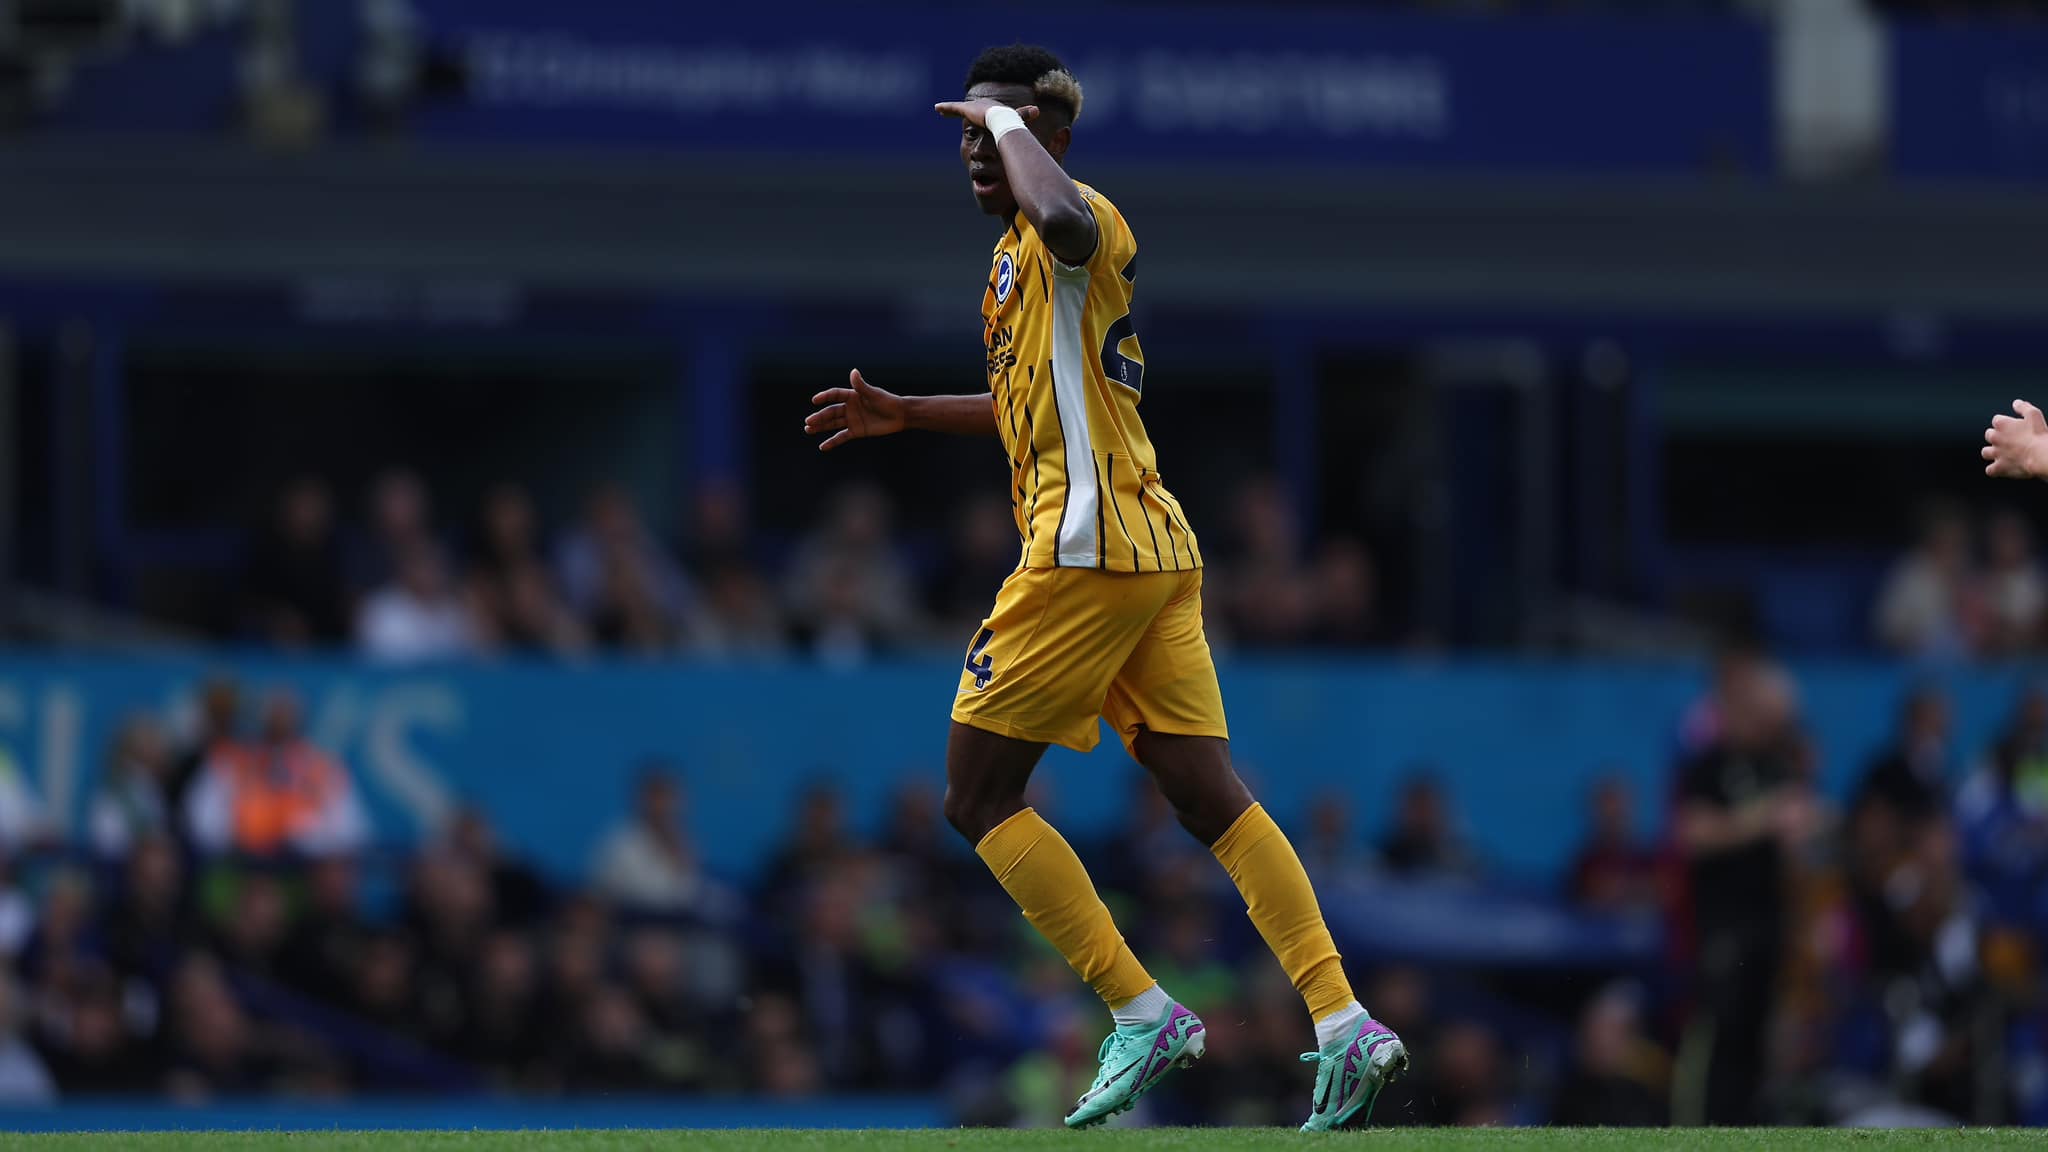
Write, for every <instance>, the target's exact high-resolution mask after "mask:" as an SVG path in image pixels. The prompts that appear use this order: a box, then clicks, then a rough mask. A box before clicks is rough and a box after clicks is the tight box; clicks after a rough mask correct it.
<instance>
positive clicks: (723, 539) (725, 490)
mask: <svg viewBox="0 0 2048 1152" xmlns="http://www.w3.org/2000/svg"><path fill="white" fill-rule="evenodd" d="M691 511H692V513H693V515H692V518H691V523H690V527H689V531H688V532H687V533H685V539H687V540H688V541H689V547H688V548H686V549H685V550H684V553H683V555H684V559H685V560H687V561H688V562H689V566H690V568H691V570H692V571H696V572H716V571H719V570H721V569H728V568H737V569H740V570H743V571H754V570H755V563H756V557H755V555H754V547H753V526H752V518H751V516H750V515H749V513H748V509H747V493H746V489H744V488H742V487H740V485H739V484H738V483H736V482H734V481H733V480H730V479H726V478H714V479H710V480H706V481H705V482H703V483H701V484H698V485H697V486H696V488H695V494H694V498H693V499H692V501H691Z"/></svg>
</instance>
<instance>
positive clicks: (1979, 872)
mask: <svg viewBox="0 0 2048 1152" xmlns="http://www.w3.org/2000/svg"><path fill="white" fill-rule="evenodd" d="M1956 815H1957V818H1958V821H1959V827H1960V830H1961V834H1962V838H1963V841H1962V849H1963V856H1964V859H1965V861H1966V863H1967V866H1968V869H1969V873H1970V875H1971V877H1972V878H1973V879H1974V880H1975V881H1976V882H1977V884H1978V886H1979V887H1980V888H1981V889H1982V891H1983V894H1984V897H1985V900H1986V901H1987V903H1988V905H1989V910H1990V912H1991V914H1992V916H1993V917H1994V918H1995V919H1996V920H1997V921H1998V922H2000V923H2003V924H2007V925H2013V926H2021V927H2025V928H2028V929H2030V930H2031V931H2033V932H2035V933H2036V934H2037V937H2038V938H2040V939H2048V907H2044V901H2043V899H2042V896H2041V893H2042V892H2043V891H2044V884H2048V689H2043V688H2040V687H2036V688H2033V689H2030V690H2029V691H2028V692H2027V693H2026V695H2025V696H2023V697H2022V698H2021V700H2020V704H2019V707H2018V708H2017V709H2016V710H2015V712H2014V716H2013V719H2012V722H2011V723H2010V725H2009V726H2008V727H2007V729H2006V732H2005V734H2004V735H2003V736H2001V737H2000V738H1999V740H1998V743H1997V744H1996V745H1995V746H1994V747H1993V748H1992V749H1991V754H1990V756H1989V757H1988V758H1987V762H1986V763H1985V764H1984V766H1983V767H1982V768H1980V769H1978V770H1977V771H1976V772H1974V773H1972V774H1971V776H1970V778H1969V779H1968V780H1967V781H1965V782H1964V784H1963V787H1962V789H1961V791H1960V792H1959V793H1958V794H1957V797H1956Z"/></svg>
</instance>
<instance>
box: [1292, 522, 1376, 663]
mask: <svg viewBox="0 0 2048 1152" xmlns="http://www.w3.org/2000/svg"><path fill="white" fill-rule="evenodd" d="M1308 583H1309V588H1310V593H1309V595H1310V599H1311V601H1312V602H1313V604H1314V605H1315V622H1314V625H1313V627H1312V628H1311V630H1310V632H1309V635H1308V636H1307V640H1308V642H1309V643H1311V644H1315V645H1318V646H1320V647H1325V648H1362V647H1365V646H1367V645H1372V644H1382V643H1385V642H1386V640H1387V636H1386V635H1385V632H1384V629H1383V627H1382V625H1381V621H1380V605H1379V572H1378V569H1376V568H1375V567H1374V566H1373V561H1372V553H1371V552H1369V551H1367V550H1366V547H1365V543H1364V542H1363V541H1360V540H1357V539H1354V538H1352V537H1348V536H1337V537H1332V538H1329V539H1326V540H1324V541H1323V544H1322V547H1321V548H1320V549H1319V550H1318V551H1317V553H1316V561H1315V565H1314V567H1312V568H1311V569H1310V570H1309V573H1308Z"/></svg>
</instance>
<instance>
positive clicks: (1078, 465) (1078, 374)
mask: <svg viewBox="0 0 2048 1152" xmlns="http://www.w3.org/2000/svg"><path fill="white" fill-rule="evenodd" d="M1052 263H1053V275H1052V385H1053V400H1054V402H1055V403H1056V404H1058V405H1059V413H1060V431H1061V432H1062V433H1064V434H1065V437H1066V441H1067V453H1066V455H1067V492H1066V504H1065V506H1064V512H1065V515H1064V516H1062V517H1061V520H1060V538H1059V543H1058V552H1057V553H1056V554H1055V557H1054V562H1055V563H1057V564H1058V565H1059V566H1060V567H1062V568H1093V567H1095V564H1096V556H1097V552H1098V550H1099V548H1100V546H1101V545H1100V542H1099V541H1098V540H1096V538H1095V516H1096V509H1097V508H1098V506H1099V502H1100V499H1101V495H1100V493H1099V492H1098V491H1097V488H1096V482H1095V446H1094V444H1093V443H1092V442H1091V441H1090V440H1089V438H1088V361H1086V360H1085V359H1083V358H1082V356H1083V355H1084V353H1083V351H1082V343H1081V325H1082V321H1083V319H1084V318H1085V317H1086V316H1087V315H1088V268H1087V266H1086V265H1082V266H1080V267H1078V268H1069V267H1067V266H1066V265H1064V264H1062V263H1060V262H1059V260H1058V258H1054V260H1053V262H1052Z"/></svg>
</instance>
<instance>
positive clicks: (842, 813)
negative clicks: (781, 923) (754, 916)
mask: <svg viewBox="0 0 2048 1152" xmlns="http://www.w3.org/2000/svg"><path fill="white" fill-rule="evenodd" d="M852 851H853V842H852V840H851V838H849V837H848V836H847V834H846V810H845V805H844V804H843V803H842V801H841V799H840V796H839V790H838V789H837V788H834V787H833V786H832V785H830V784H825V783H814V784H811V785H810V786H809V787H807V788H805V789H804V793H803V797H802V799H800V800H798V801H797V809H796V819H795V823H794V826H793V827H792V828H791V829H790V833H789V837H788V839H786V840H784V841H783V842H782V844H781V845H780V846H779V847H777V848H776V849H775V851H774V852H773V853H772V854H771V855H770V856H769V858H768V867H767V870H766V871H765V872H764V873H763V876H764V879H763V882H762V885H761V891H762V901H761V902H762V905H763V906H764V907H766V908H768V909H770V910H771V911H772V910H774V909H777V908H790V907H794V906H795V898H796V896H797V894H798V893H800V892H801V891H803V890H804V889H805V888H807V887H808V886H809V885H811V884H812V883H814V882H815V881H817V880H819V879H821V878H823V877H825V876H828V875H830V874H831V873H832V872H833V870H834V869H836V868H837V867H838V866H839V865H840V864H842V863H844V862H845V861H846V859H847V857H848V856H849V855H851V853H852Z"/></svg>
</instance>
